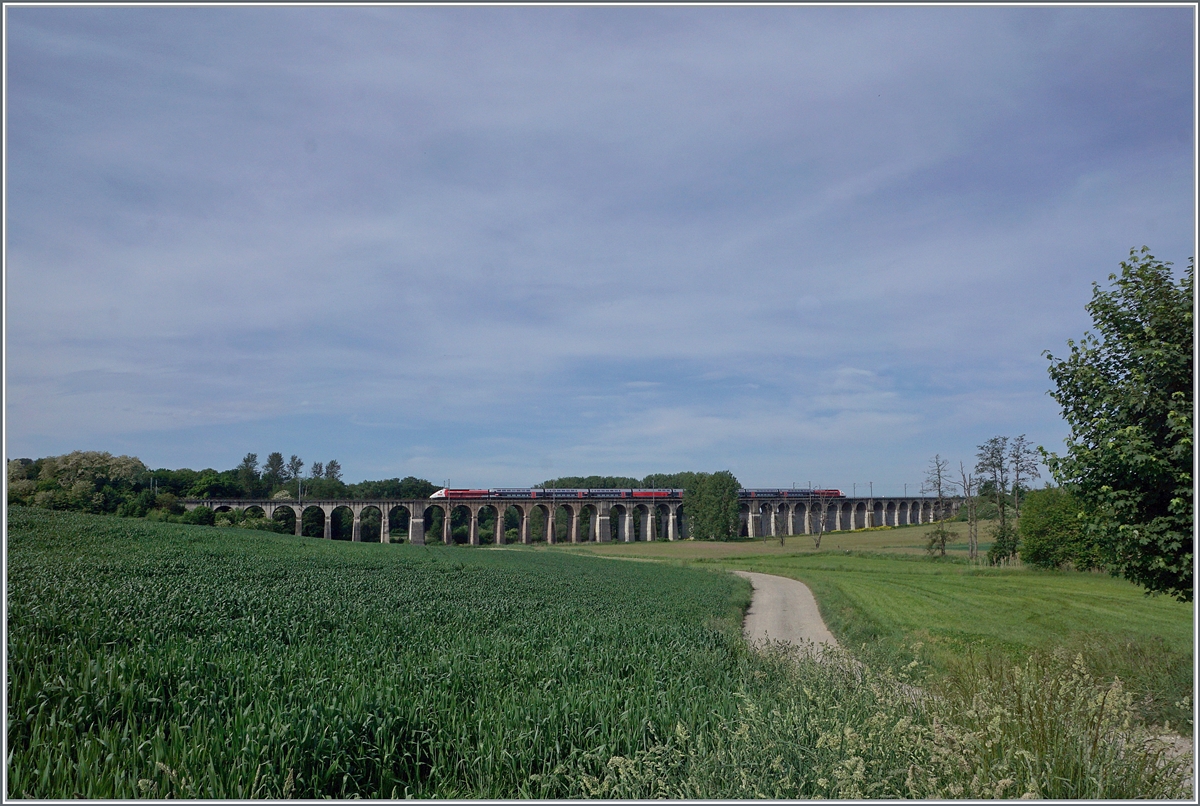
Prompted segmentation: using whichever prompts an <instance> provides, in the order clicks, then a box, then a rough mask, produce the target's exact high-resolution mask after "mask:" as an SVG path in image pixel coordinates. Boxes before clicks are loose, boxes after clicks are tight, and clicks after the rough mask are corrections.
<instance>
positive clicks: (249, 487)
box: [237, 453, 258, 496]
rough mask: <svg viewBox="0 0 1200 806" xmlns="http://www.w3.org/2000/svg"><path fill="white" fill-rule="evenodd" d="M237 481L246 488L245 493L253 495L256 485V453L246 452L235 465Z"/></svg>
mask: <svg viewBox="0 0 1200 806" xmlns="http://www.w3.org/2000/svg"><path fill="white" fill-rule="evenodd" d="M237 476H238V481H240V482H241V483H242V486H243V487H245V488H246V494H247V495H250V496H253V495H254V494H255V491H256V488H257V487H258V454H257V453H248V454H246V455H245V456H244V457H243V458H242V462H241V464H239V465H238V466H237Z"/></svg>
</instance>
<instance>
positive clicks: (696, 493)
mask: <svg viewBox="0 0 1200 806" xmlns="http://www.w3.org/2000/svg"><path fill="white" fill-rule="evenodd" d="M739 487H740V485H739V484H738V480H737V479H736V478H735V477H734V475H733V474H732V473H730V472H729V471H728V470H721V471H719V472H717V473H696V474H695V476H694V477H693V478H692V484H691V486H689V487H684V493H683V495H684V502H685V504H684V505H685V506H686V507H687V514H688V526H689V528H690V531H691V535H692V537H696V538H702V539H709V540H713V539H716V540H728V539H729V538H731V537H736V536H737V528H738V497H737V492H738V488H739Z"/></svg>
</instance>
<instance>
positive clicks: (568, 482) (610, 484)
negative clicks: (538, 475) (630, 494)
mask: <svg viewBox="0 0 1200 806" xmlns="http://www.w3.org/2000/svg"><path fill="white" fill-rule="evenodd" d="M541 486H542V487H545V488H546V489H551V490H627V489H628V490H632V489H634V488H636V487H641V486H642V483H641V482H640V481H638V480H637V479H634V478H629V477H627V476H563V477H562V478H558V479H550V480H548V481H544V482H542V484H541Z"/></svg>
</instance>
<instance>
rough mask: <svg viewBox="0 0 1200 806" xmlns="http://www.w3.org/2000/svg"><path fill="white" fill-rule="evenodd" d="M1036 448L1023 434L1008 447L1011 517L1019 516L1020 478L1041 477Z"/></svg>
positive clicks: (1031, 478)
mask: <svg viewBox="0 0 1200 806" xmlns="http://www.w3.org/2000/svg"><path fill="white" fill-rule="evenodd" d="M1037 457H1038V454H1037V449H1035V448H1034V447H1033V445H1032V444H1031V443H1030V442H1029V440H1027V439H1025V435H1024V434H1021V436H1019V437H1017V438H1016V439H1014V440H1013V441H1012V444H1011V445H1010V446H1009V449H1008V464H1009V468H1011V470H1012V491H1013V517H1017V518H1019V517H1021V492H1022V488H1021V479H1022V478H1025V479H1028V480H1030V481H1032V480H1033V479H1037V478H1041V476H1042V474H1041V472H1040V471H1039V470H1038V463H1037Z"/></svg>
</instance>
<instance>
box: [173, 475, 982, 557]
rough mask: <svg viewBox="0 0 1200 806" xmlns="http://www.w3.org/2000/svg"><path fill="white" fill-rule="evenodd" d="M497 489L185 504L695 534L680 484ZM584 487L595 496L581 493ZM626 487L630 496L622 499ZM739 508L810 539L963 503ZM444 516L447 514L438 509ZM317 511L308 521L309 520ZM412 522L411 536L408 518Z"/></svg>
mask: <svg viewBox="0 0 1200 806" xmlns="http://www.w3.org/2000/svg"><path fill="white" fill-rule="evenodd" d="M497 492H498V491H496V490H439V491H438V492H437V493H434V494H433V496H431V497H430V498H413V499H385V500H378V501H376V500H359V501H347V500H316V499H314V500H306V499H301V500H295V499H286V498H285V499H276V498H272V499H215V498H214V499H196V498H192V499H185V500H183V501H181V502H180V503H182V504H183V505H184V507H185V508H187V509H188V510H193V509H196V508H197V507H208V508H210V509H212V510H213V511H214V512H223V511H232V510H241V511H243V512H246V513H247V514H253V515H257V514H258V513H257V512H254V510H260V511H261V513H262V515H261V517H266V518H274V517H275V516H276V513H279V514H281V515H284V517H287V515H286V513H289V512H290V514H291V518H289V519H292V518H294V520H295V532H296V535H297V536H300V535H301V534H302V533H303V532H302V530H303V522H304V517H305V515H306V514H309V513H313V514H315V513H316V512H319V513H320V521H321V524H322V526H321V530H322V531H323V537H325V538H326V539H329V538H331V537H333V533H332V521H333V517H334V514H335V512H336V511H337V510H339V509H344V510H346V511H348V512H349V513H350V515H351V516H352V518H353V526H352V528H351V534H350V539H351V540H354V541H361V540H362V539H363V528H362V523H363V514H364V513H368V512H369V511H370V510H376V512H375V513H372V514H373V515H376V516H377V517H378V518H379V521H380V533H379V540H380V542H383V543H390V542H395V540H396V539H401V540H407V541H408V542H411V543H416V544H424V543H425V542H426V537H427V535H426V530H427V529H428V528H429V526H430V525H431V524H436V523H437V522H438V521H439V520H440V522H441V529H440V531H441V534H440V535H438V536H437V537H436V538H434V539H436V540H438V541H440V542H443V543H446V544H450V543H453V542H454V536H453V533H452V530H451V522H452V516H453V515H454V514H455V513H456V511H457V512H460V513H461V514H465V515H466V518H467V523H468V528H467V535H466V541H465V542H467V543H469V544H471V545H473V546H477V545H480V544H481V543H483V542H484V540H483V539H481V537H482V536H481V533H480V529H481V527H480V523H481V515H487V516H489V517H486V518H483V519H482V520H488V521H492V520H494V523H495V526H494V528H495V534H494V535H491V536H489V537H490V538H491V539H489V540H487V541H486V542H488V543H494V544H495V545H502V544H504V543H506V542H508V540H507V536H506V534H505V530H504V522H505V517H504V516H505V513H506V512H507V511H508V510H509V509H512V510H515V514H516V517H517V520H518V523H519V529H518V530H517V535H516V542H519V543H530V542H533V537H534V535H532V534H531V519H530V516H531V515H532V514H533V512H534V511H535V510H540V511H541V515H542V517H541V521H542V523H543V524H544V527H543V528H542V529H541V532H542V535H541V538H542V539H544V540H545V541H546V542H549V543H555V542H559V541H560V535H559V533H560V531H563V530H560V529H559V528H558V525H559V523H560V522H562V523H565V525H566V529H565V537H563V538H562V541H563V542H569V543H579V542H608V541H611V540H614V539H615V540H619V541H623V542H627V543H631V542H634V541H637V540H679V539H686V538H688V537H690V535H689V532H688V521H687V515H686V507H685V505H686V502H685V501H684V500H683V495H682V491H681V490H673V491H643V490H624V491H620V490H616V491H614V490H604V491H580V490H553V491H550V490H542V489H538V488H528V489H519V490H518V489H511V488H503V490H502V494H497ZM654 492H657V493H663V492H666V493H670V494H669V495H661V494H660V495H647V494H646V493H654ZM579 493H595V495H580V494H579ZM620 493H624V494H625V495H620ZM738 505H739V510H740V523H739V527H740V529H739V531H740V533H741V534H742V535H743V536H747V537H766V536H779V535H806V534H813V533H815V532H818V531H820V532H832V531H839V530H852V529H864V528H870V527H873V526H904V525H907V524H917V523H929V522H932V521H934V520H937V519H938V518H942V517H951V516H953V515H954V514H956V513H957V511H958V502H957V501H952V500H949V499H944V500H943V501H942V504H941V506H942V507H944V510H943V511H938V509H937V508H938V499H936V498H933V497H929V496H902V497H877V498H876V497H857V498H856V497H847V496H844V495H842V494H841V492H840V491H837V490H782V489H780V490H741V491H739V495H738ZM437 512H440V518H439V517H437V516H436V514H435V513H437ZM312 520H313V517H311V516H310V517H309V521H310V522H311V521H312ZM392 523H397V524H400V525H401V527H400V533H399V534H397V535H395V536H393V534H392V527H391V525H392ZM405 523H407V532H406V533H405V532H404V530H403V524H405Z"/></svg>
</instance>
